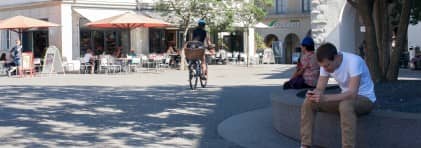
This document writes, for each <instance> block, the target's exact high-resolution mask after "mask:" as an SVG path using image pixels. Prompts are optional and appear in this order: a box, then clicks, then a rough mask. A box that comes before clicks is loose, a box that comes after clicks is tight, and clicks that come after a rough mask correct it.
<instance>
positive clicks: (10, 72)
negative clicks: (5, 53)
mask: <svg viewBox="0 0 421 148" xmlns="http://www.w3.org/2000/svg"><path fill="white" fill-rule="evenodd" d="M15 70H16V67H12V68H10V70H9V71H7V76H9V77H11V76H12V72H13V71H15Z"/></svg>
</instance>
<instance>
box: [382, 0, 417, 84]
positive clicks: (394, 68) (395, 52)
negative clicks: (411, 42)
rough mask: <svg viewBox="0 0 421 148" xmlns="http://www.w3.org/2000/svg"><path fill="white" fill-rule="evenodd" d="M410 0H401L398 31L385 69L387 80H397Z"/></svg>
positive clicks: (406, 29) (406, 30)
mask: <svg viewBox="0 0 421 148" xmlns="http://www.w3.org/2000/svg"><path fill="white" fill-rule="evenodd" d="M410 4H411V0H402V10H401V13H400V14H401V15H400V18H399V25H398V31H397V33H396V43H395V44H396V45H395V49H392V54H391V58H390V65H389V67H390V68H389V70H388V71H387V75H386V78H387V80H389V81H391V80H397V79H398V75H399V58H400V55H401V53H402V49H403V48H405V45H406V43H405V39H406V36H407V32H408V24H409V15H410V9H411V6H410Z"/></svg>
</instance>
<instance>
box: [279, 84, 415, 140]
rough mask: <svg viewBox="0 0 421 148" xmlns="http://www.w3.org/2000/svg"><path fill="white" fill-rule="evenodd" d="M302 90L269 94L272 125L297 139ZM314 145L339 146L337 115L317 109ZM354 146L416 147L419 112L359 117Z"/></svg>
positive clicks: (384, 112) (391, 112)
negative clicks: (319, 111)
mask: <svg viewBox="0 0 421 148" xmlns="http://www.w3.org/2000/svg"><path fill="white" fill-rule="evenodd" d="M302 91H303V90H282V88H280V89H279V91H278V92H276V93H274V94H272V95H271V103H272V108H273V126H274V127H275V129H276V131H277V132H279V133H280V134H282V135H284V136H288V137H290V138H293V139H295V140H298V141H299V140H300V112H301V111H300V109H301V104H302V103H303V101H304V98H301V97H297V95H296V94H297V93H299V92H302ZM313 145H317V146H322V147H327V148H337V147H341V131H340V124H339V116H338V115H337V114H331V113H318V114H317V116H316V120H315V128H314V131H313ZM356 147H357V148H374V147H378V148H416V147H421V115H420V114H415V113H404V112H394V111H382V110H376V109H375V110H374V111H373V112H371V113H370V114H369V115H365V116H361V117H359V118H358V127H357V141H356Z"/></svg>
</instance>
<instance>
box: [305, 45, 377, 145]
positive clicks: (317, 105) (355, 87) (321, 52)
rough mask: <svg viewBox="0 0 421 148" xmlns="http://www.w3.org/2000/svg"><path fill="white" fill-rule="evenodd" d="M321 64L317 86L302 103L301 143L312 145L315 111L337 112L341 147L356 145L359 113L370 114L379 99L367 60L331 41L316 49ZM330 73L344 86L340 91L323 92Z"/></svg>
mask: <svg viewBox="0 0 421 148" xmlns="http://www.w3.org/2000/svg"><path fill="white" fill-rule="evenodd" d="M316 56H317V61H318V62H319V65H320V77H319V80H318V83H317V87H316V89H314V90H310V91H307V94H306V99H305V100H304V103H303V105H302V106H301V132H300V134H301V147H302V148H306V147H310V146H311V145H312V132H313V124H314V116H315V113H316V112H319V111H323V112H337V113H339V116H340V118H341V120H340V124H341V130H342V147H343V148H354V147H355V140H356V129H357V115H362V114H367V113H369V112H370V111H371V110H372V109H373V103H374V102H375V101H376V96H375V94H374V84H373V81H372V80H371V76H370V72H369V70H368V68H367V65H366V64H365V61H364V60H363V59H362V58H361V57H360V56H358V55H355V54H351V53H347V52H338V51H337V49H336V47H335V46H334V45H333V44H331V43H325V44H323V45H321V46H320V47H319V48H318V49H317V51H316ZM329 77H333V78H334V79H335V80H336V81H337V82H338V83H339V87H340V88H341V90H342V92H341V93H339V94H324V90H325V88H326V85H327V82H328V80H329Z"/></svg>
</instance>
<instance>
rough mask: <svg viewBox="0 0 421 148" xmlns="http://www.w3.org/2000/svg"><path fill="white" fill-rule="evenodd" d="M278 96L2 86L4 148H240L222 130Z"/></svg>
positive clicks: (235, 90)
mask: <svg viewBox="0 0 421 148" xmlns="http://www.w3.org/2000/svg"><path fill="white" fill-rule="evenodd" d="M269 77H271V76H269ZM273 77H274V78H276V77H279V75H275V76H273ZM279 88H280V87H279V86H235V87H222V88H210V89H199V90H198V91H191V90H189V89H188V87H180V86H166V87H147V88H145V87H99V86H27V85H24V86H0V89H1V90H2V91H1V92H0V110H1V111H0V129H1V132H0V143H1V144H2V145H3V146H27V147H57V146H106V147H109V146H118V147H121V146H123V147H124V146H139V147H236V146H235V145H234V144H231V143H228V142H225V141H224V140H223V139H222V138H221V137H220V136H218V133H217V130H216V129H217V125H218V124H219V123H220V122H222V121H223V120H224V119H226V118H228V117H230V116H233V115H235V114H239V113H242V112H246V111H250V110H254V109H259V108H263V107H266V106H268V105H269V99H268V98H269V94H270V92H273V91H276V90H277V89H279Z"/></svg>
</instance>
